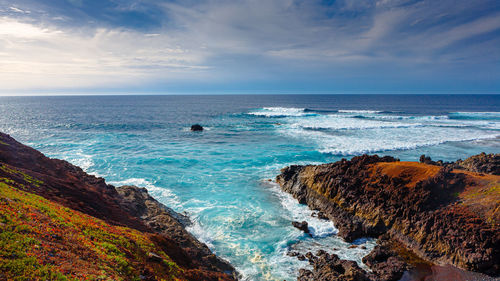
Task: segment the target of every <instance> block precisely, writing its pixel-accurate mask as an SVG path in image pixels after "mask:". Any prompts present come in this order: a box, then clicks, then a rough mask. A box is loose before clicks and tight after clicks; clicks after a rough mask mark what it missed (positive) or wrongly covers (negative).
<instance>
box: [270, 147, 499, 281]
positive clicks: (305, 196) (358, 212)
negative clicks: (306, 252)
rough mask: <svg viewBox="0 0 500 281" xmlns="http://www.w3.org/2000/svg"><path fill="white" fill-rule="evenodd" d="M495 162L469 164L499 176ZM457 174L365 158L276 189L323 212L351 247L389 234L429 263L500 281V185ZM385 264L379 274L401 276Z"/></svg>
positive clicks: (295, 170)
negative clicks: (491, 276)
mask: <svg viewBox="0 0 500 281" xmlns="http://www.w3.org/2000/svg"><path fill="white" fill-rule="evenodd" d="M495 157H496V156H491V155H490V156H487V155H482V156H481V155H479V156H478V157H475V158H474V157H472V159H476V160H469V161H468V162H466V163H472V162H474V163H479V162H481V163H483V164H481V165H479V164H478V165H476V166H475V167H487V168H486V170H488V171H494V170H496V169H497V168H498V162H497V161H496V160H495V159H496V158H495ZM423 158H424V159H423V160H424V162H425V161H426V157H425V156H424V157H423ZM477 159H482V160H481V161H479V160H477ZM428 160H429V161H432V160H430V159H428ZM471 161H472V162H471ZM462 165H465V164H462ZM453 168H454V166H453V165H451V164H448V163H443V165H442V166H440V165H435V164H432V165H429V164H425V163H416V162H399V160H397V159H394V158H392V157H378V156H376V155H375V156H368V155H363V156H359V157H354V158H352V159H351V160H350V161H347V160H345V159H342V160H341V161H338V162H336V163H331V164H323V165H308V166H296V165H294V166H290V167H287V168H284V169H283V170H282V171H281V174H280V175H279V176H278V177H277V178H276V181H277V183H279V184H280V186H281V188H282V189H283V190H284V191H286V192H289V193H290V194H292V195H293V196H294V197H295V198H296V199H297V200H298V201H299V202H300V203H303V204H307V205H308V206H309V207H310V208H311V209H313V210H320V211H322V212H324V213H325V214H326V215H327V216H328V217H329V218H331V219H332V220H333V222H334V223H335V225H336V226H337V228H338V229H339V232H338V235H339V236H340V237H342V238H344V239H345V240H346V241H349V242H350V241H353V240H354V239H357V238H361V237H367V236H368V237H379V236H380V235H382V234H385V233H388V234H389V235H390V238H391V240H393V241H397V242H398V243H400V244H401V246H402V247H404V248H407V250H409V251H411V252H414V253H417V254H418V256H419V257H420V258H422V259H424V260H427V261H430V262H435V263H439V264H452V265H454V266H457V267H459V268H462V269H466V270H471V271H476V272H483V273H487V274H490V275H494V276H495V275H498V274H500V262H499V261H500V258H499V257H500V235H499V233H500V226H499V225H500V214H499V211H498V210H499V209H498V202H499V198H500V190H499V189H498V188H497V187H498V186H499V185H500V177H497V176H488V177H485V176H483V175H481V174H474V173H463V172H461V171H460V170H453ZM482 169H483V170H481V171H484V168H482ZM385 264H386V266H384V267H381V268H380V270H379V271H380V273H381V274H383V275H388V276H389V275H391V274H392V273H391V272H396V271H397V270H392V269H391V270H385V269H387V268H399V267H401V266H402V265H401V264H400V262H399V261H398V260H394V259H389V258H388V259H387V261H386V262H385ZM384 268H385V269H384ZM384 272H385V273H384ZM386 273H387V274H386ZM304 274H307V272H305V273H304ZM398 274H399V273H398Z"/></svg>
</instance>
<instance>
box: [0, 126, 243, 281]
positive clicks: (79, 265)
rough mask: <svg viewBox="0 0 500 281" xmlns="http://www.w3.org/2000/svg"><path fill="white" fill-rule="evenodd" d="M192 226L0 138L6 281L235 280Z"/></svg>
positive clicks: (1, 256) (0, 246)
mask: <svg viewBox="0 0 500 281" xmlns="http://www.w3.org/2000/svg"><path fill="white" fill-rule="evenodd" d="M188 223H189V218H187V217H186V216H184V215H182V214H178V213H176V212H174V211H173V210H171V209H169V208H168V207H166V206H164V205H162V204H161V203H159V202H158V201H156V200H155V199H154V198H152V197H151V196H150V195H149V194H148V192H147V190H146V189H144V188H139V187H135V186H122V187H114V186H112V185H109V184H106V182H105V180H104V179H102V178H98V177H95V176H92V175H89V174H87V173H85V172H84V171H83V170H82V169H81V168H79V167H76V166H74V165H72V164H70V163H68V162H66V161H63V160H58V159H51V158H48V157H46V156H44V155H43V154H42V153H40V152H39V151H37V150H35V149H33V148H30V147H28V146H25V145H23V144H21V143H19V142H17V141H16V140H14V139H13V138H12V137H10V136H8V135H6V134H3V133H0V280H14V279H15V280H235V279H237V273H236V271H235V269H234V268H233V267H232V266H231V265H230V264H229V263H228V262H226V261H224V260H222V259H220V258H218V257H217V256H215V255H214V254H213V253H212V252H211V251H210V249H209V248H208V247H207V246H206V245H205V244H203V243H201V242H199V241H198V240H196V238H195V237H194V236H192V235H191V234H190V233H189V232H187V231H186V230H185V226H186V224H188ZM16 278H17V279H16Z"/></svg>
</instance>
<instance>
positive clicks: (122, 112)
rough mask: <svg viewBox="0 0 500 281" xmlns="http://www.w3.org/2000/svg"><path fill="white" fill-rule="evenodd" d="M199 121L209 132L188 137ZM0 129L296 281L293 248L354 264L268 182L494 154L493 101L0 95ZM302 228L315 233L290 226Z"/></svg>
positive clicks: (355, 255) (249, 262)
mask: <svg viewBox="0 0 500 281" xmlns="http://www.w3.org/2000/svg"><path fill="white" fill-rule="evenodd" d="M194 123H199V124H201V125H203V126H204V127H205V128H206V130H205V131H203V132H191V131H190V130H189V127H190V126H191V125H192V124H194ZM0 130H1V131H3V132H6V133H8V134H11V135H12V136H13V137H15V138H16V139H18V140H19V141H22V142H24V143H27V144H29V145H31V146H33V147H35V148H36V149H39V150H41V151H42V152H43V153H45V154H46V155H48V156H50V157H57V158H62V159H66V160H68V161H70V162H72V163H74V164H76V165H79V166H81V167H82V168H84V169H85V170H86V171H87V172H89V173H92V174H96V175H98V176H102V177H105V178H106V180H107V181H108V182H109V183H112V184H115V185H123V184H135V185H138V186H144V187H147V188H148V189H149V191H150V192H151V193H152V195H153V196H155V197H156V198H157V199H158V200H160V201H161V202H163V203H165V204H167V205H169V206H171V207H173V208H174V209H175V210H177V211H186V212H187V213H188V214H189V215H190V216H191V218H192V219H193V221H194V224H193V226H192V227H191V228H190V231H192V232H193V233H194V234H195V235H196V236H197V237H198V238H199V239H201V240H202V241H204V242H206V243H207V244H208V245H209V246H210V247H211V248H212V249H213V250H214V251H215V252H216V253H217V254H218V255H220V256H222V257H224V258H226V259H228V260H229V261H230V262H231V263H232V264H233V265H235V266H236V268H237V269H238V270H239V271H240V272H241V273H242V274H243V275H244V277H245V278H247V279H248V280H264V279H269V280H283V279H287V280H294V279H295V276H296V273H297V271H298V269H299V268H301V267H305V266H307V263H306V262H300V261H298V260H297V259H296V258H292V257H288V256H287V255H286V253H287V251H289V250H290V249H292V248H293V249H300V250H306V249H317V248H322V247H327V248H328V249H330V251H333V248H337V249H338V250H336V251H335V253H337V254H339V255H340V256H341V257H343V258H349V259H353V260H357V261H360V259H361V257H362V256H363V255H364V254H366V253H367V252H368V251H369V250H370V249H371V248H372V247H373V241H371V240H361V241H357V243H359V244H364V245H365V246H366V247H367V249H366V250H363V249H361V248H354V249H348V246H349V244H347V243H345V242H342V241H341V240H340V239H338V238H337V237H336V236H335V235H334V234H335V232H336V229H335V228H334V226H333V225H332V224H331V223H328V222H323V221H319V220H316V219H313V218H310V216H309V215H310V213H311V212H310V211H309V210H308V209H307V208H306V207H305V206H301V205H299V204H297V203H296V202H295V200H293V199H292V198H291V197H290V196H288V195H287V194H284V193H282V192H280V191H279V189H278V188H277V187H276V186H275V185H274V184H272V183H269V182H268V181H267V179H269V178H274V177H275V176H276V175H277V174H278V173H279V170H280V169H281V168H282V167H285V166H287V165H290V164H305V163H325V162H331V161H336V160H339V159H340V158H342V157H346V158H349V157H352V156H353V155H359V154H362V153H378V154H383V155H392V156H395V157H399V158H401V159H402V160H412V161H415V160H417V159H418V157H419V156H420V155H421V154H427V155H430V156H431V157H432V158H433V159H435V160H437V159H442V160H446V161H450V160H456V159H458V158H462V159H463V158H466V157H468V156H470V155H472V154H477V153H479V152H482V151H484V152H487V153H500V138H499V137H500V96H499V95H454V96H452V95H433V96H423V95H275V96H263V95H262V96H261V95H256V96H86V97H0ZM292 220H307V221H309V223H310V225H311V228H312V232H313V234H314V235H313V237H312V238H310V237H307V236H305V235H303V234H302V233H301V232H300V231H298V230H296V229H294V228H293V227H292V226H291V221H292Z"/></svg>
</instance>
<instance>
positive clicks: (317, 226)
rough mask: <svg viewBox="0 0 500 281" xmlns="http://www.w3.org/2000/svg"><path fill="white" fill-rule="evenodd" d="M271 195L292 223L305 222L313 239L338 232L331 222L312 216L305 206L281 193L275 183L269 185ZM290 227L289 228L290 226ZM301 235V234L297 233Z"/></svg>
mask: <svg viewBox="0 0 500 281" xmlns="http://www.w3.org/2000/svg"><path fill="white" fill-rule="evenodd" d="M270 184H271V186H272V188H271V190H272V191H273V193H274V194H275V195H276V196H277V197H278V198H279V200H280V202H281V205H282V206H283V207H284V208H285V209H286V210H288V211H289V212H290V215H291V217H292V219H293V220H294V221H307V222H308V225H309V231H310V233H311V235H312V236H313V237H314V238H321V237H327V236H331V235H334V234H336V233H337V232H338V230H337V228H336V227H335V226H334V224H333V222H331V221H328V220H321V219H319V218H315V217H313V216H312V213H313V211H312V210H311V209H309V207H307V206H306V205H302V204H299V203H298V202H297V200H296V199H295V198H293V196H292V195H290V194H288V193H285V192H283V191H281V189H280V188H279V185H278V184H277V183H270ZM290 227H291V226H290ZM297 233H300V235H302V233H301V232H299V231H298V232H297Z"/></svg>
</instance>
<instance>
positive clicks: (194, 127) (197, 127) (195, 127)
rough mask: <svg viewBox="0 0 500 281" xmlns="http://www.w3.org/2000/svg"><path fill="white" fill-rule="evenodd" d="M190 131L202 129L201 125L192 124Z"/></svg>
mask: <svg viewBox="0 0 500 281" xmlns="http://www.w3.org/2000/svg"><path fill="white" fill-rule="evenodd" d="M191 131H203V127H202V126H201V125H200V124H194V125H192V126H191Z"/></svg>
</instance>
